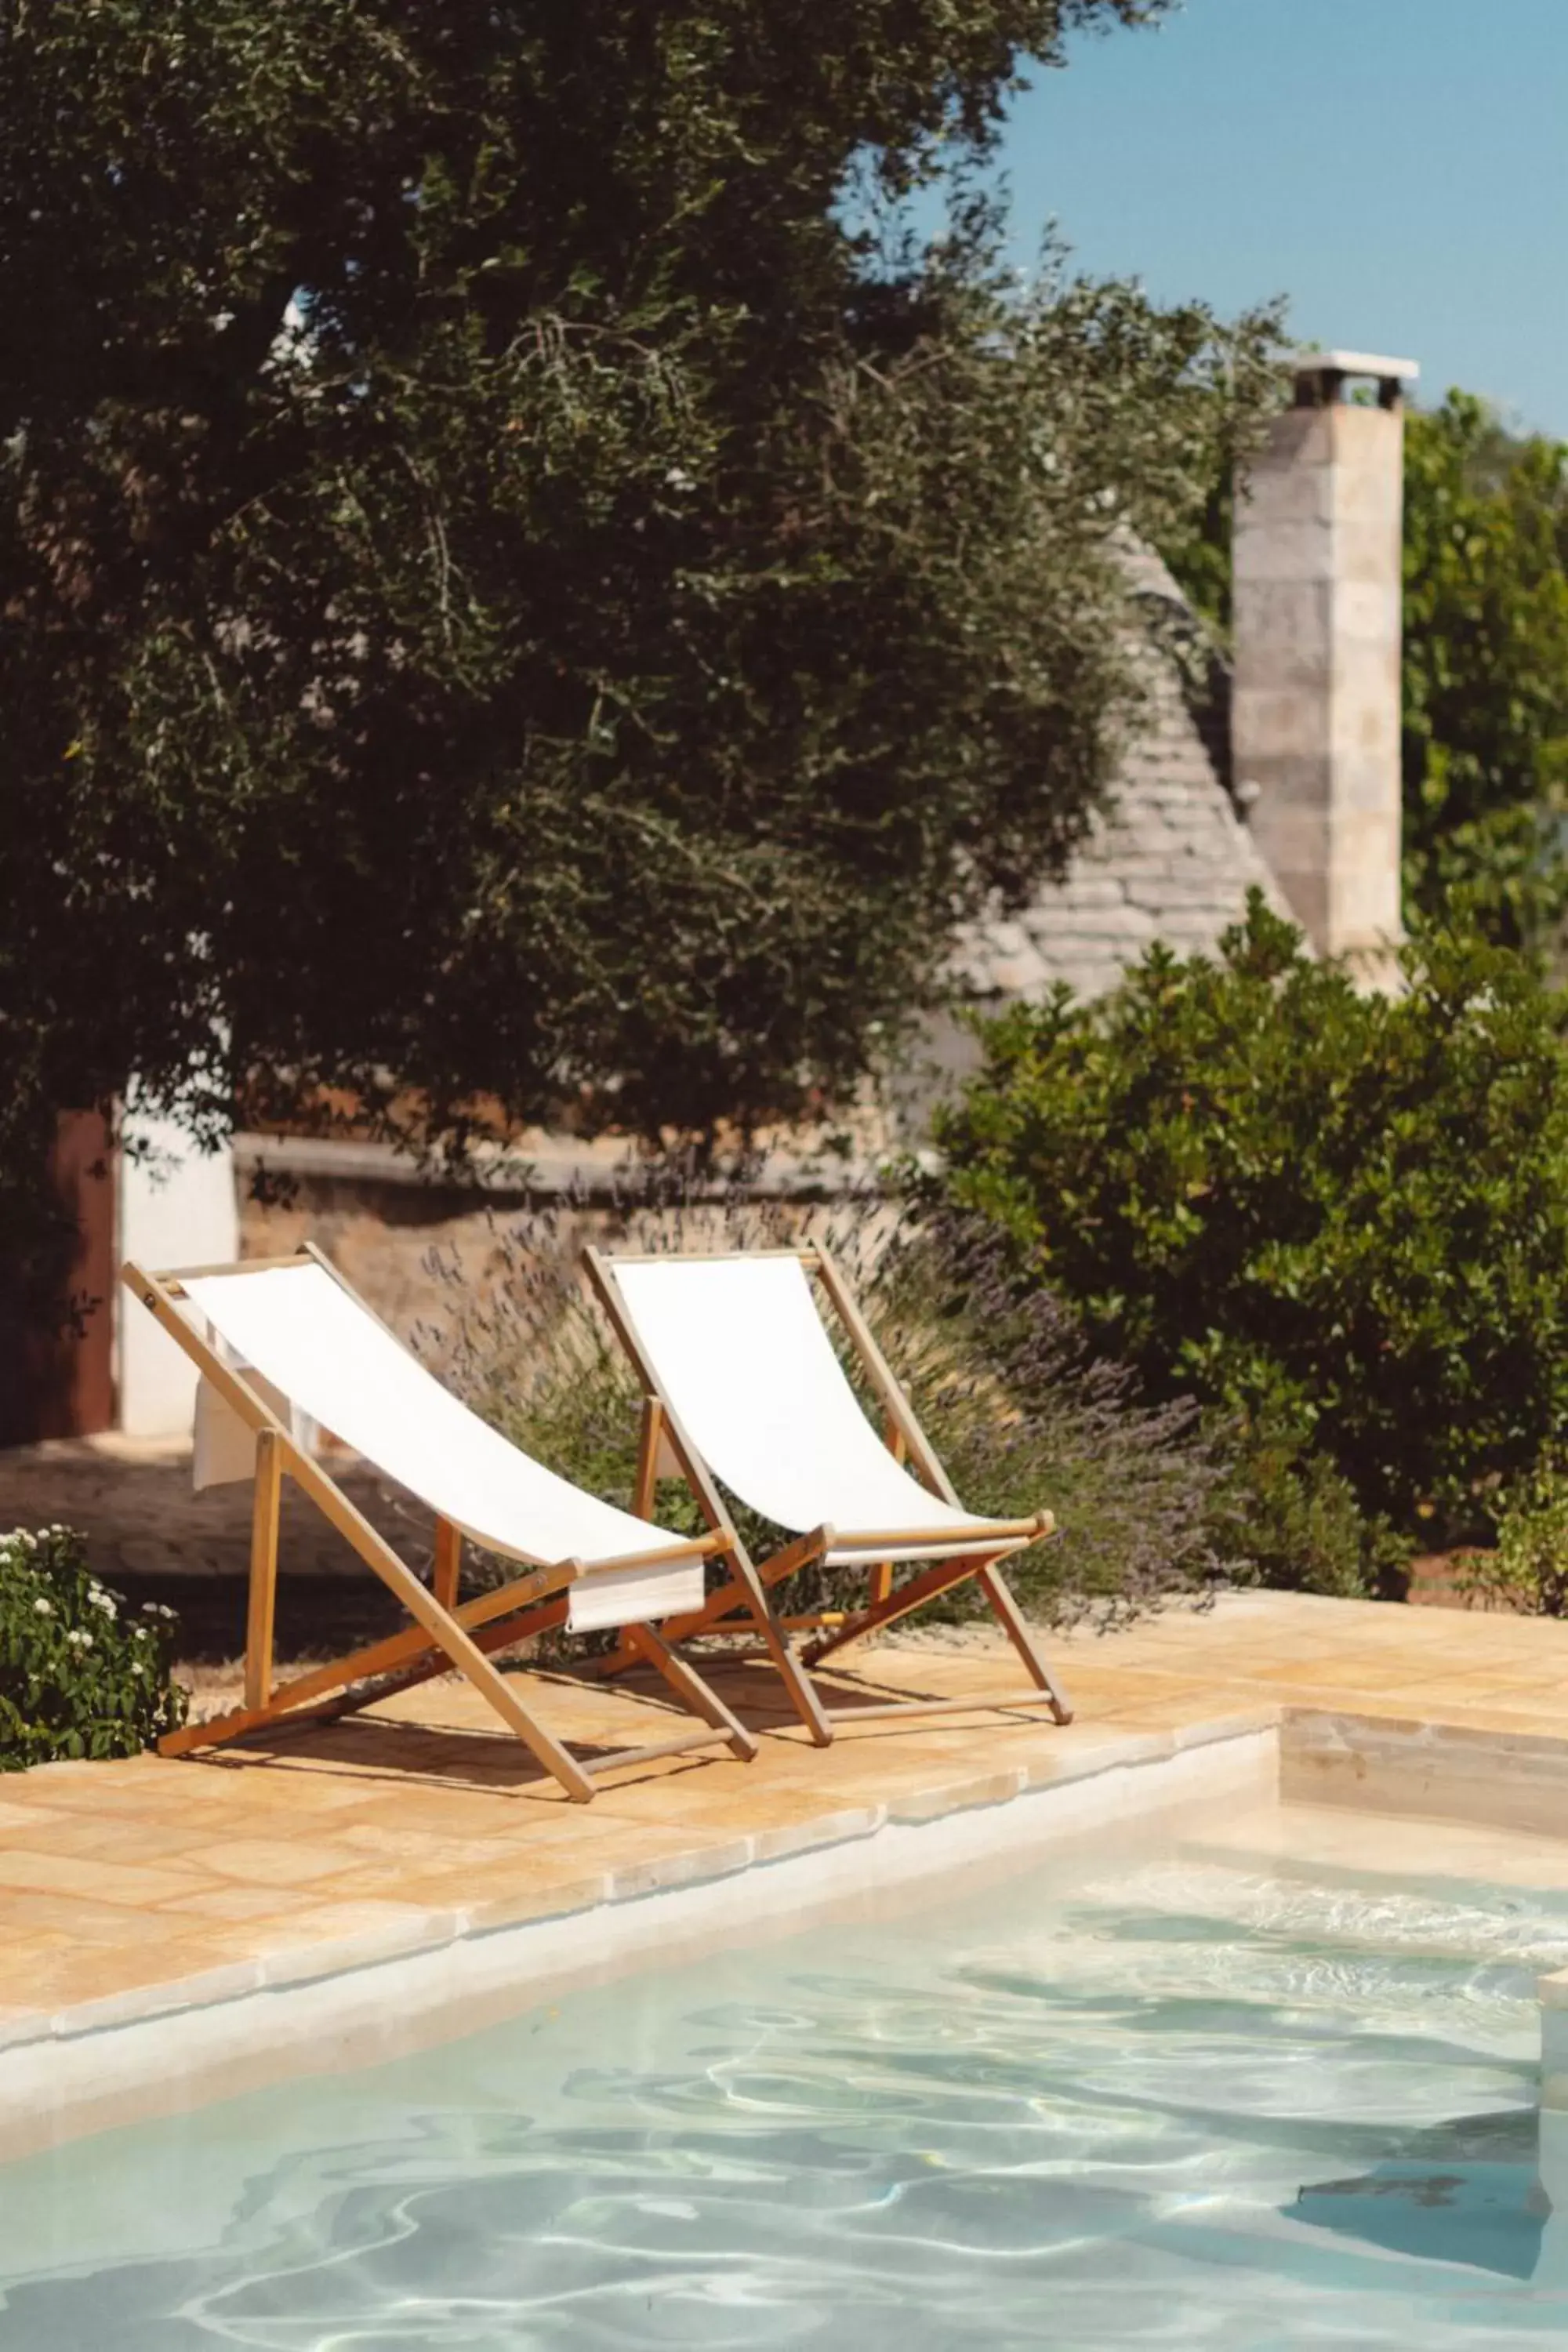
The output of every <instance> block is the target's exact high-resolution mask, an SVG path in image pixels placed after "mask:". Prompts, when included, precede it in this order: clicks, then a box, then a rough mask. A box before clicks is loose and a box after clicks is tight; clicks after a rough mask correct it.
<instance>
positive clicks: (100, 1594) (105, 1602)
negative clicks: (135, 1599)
mask: <svg viewBox="0 0 1568 2352" xmlns="http://www.w3.org/2000/svg"><path fill="white" fill-rule="evenodd" d="M87 1597H88V1599H89V1601H91V1603H92V1605H93V1607H94V1608H95V1609H101V1610H102V1612H103V1613H104V1615H105V1616H106V1617H118V1616H119V1614H120V1612H119V1610H118V1609H117V1608H116V1607H115V1605H114V1600H113V1596H112V1595H111V1594H110V1593H108V1592H105V1591H104V1589H103V1587H102V1585H101V1584H95V1585H94V1586H93V1588H92V1590H91V1591H90V1592H89V1594H88V1596H87Z"/></svg>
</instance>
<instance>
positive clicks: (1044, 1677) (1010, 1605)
mask: <svg viewBox="0 0 1568 2352" xmlns="http://www.w3.org/2000/svg"><path fill="white" fill-rule="evenodd" d="M975 1581H976V1582H977V1583H978V1585H979V1587H980V1590H981V1591H982V1592H984V1595H985V1598H986V1599H987V1601H989V1602H990V1603H991V1606H992V1608H993V1609H994V1611H995V1612H996V1615H997V1617H998V1619H999V1620H1000V1622H1001V1626H1002V1630H1003V1632H1004V1633H1005V1634H1006V1636H1007V1639H1008V1640H1009V1641H1010V1642H1011V1643H1012V1644H1013V1647H1014V1648H1015V1649H1016V1651H1017V1653H1018V1655H1019V1656H1020V1657H1021V1658H1022V1659H1023V1661H1024V1664H1025V1665H1026V1667H1027V1668H1028V1670H1029V1672H1030V1674H1031V1675H1033V1676H1034V1679H1035V1682H1036V1685H1037V1687H1038V1688H1039V1689H1041V1690H1043V1691H1044V1692H1045V1694H1046V1696H1047V1698H1048V1699H1049V1701H1050V1703H1051V1713H1052V1715H1053V1716H1054V1717H1056V1720H1057V1721H1058V1723H1070V1722H1071V1721H1072V1701H1071V1700H1070V1699H1069V1698H1068V1695H1067V1693H1066V1691H1065V1690H1063V1688H1062V1686H1061V1685H1060V1684H1059V1683H1058V1681H1057V1679H1056V1677H1055V1676H1054V1675H1053V1674H1052V1673H1051V1670H1050V1668H1049V1666H1047V1664H1046V1662H1045V1660H1044V1658H1042V1657H1041V1655H1040V1653H1039V1650H1038V1649H1037V1646H1036V1643H1035V1637H1034V1635H1033V1633H1031V1632H1030V1630H1029V1623H1028V1620H1027V1619H1026V1616H1025V1615H1024V1612H1023V1611H1022V1610H1021V1609H1020V1608H1019V1606H1018V1604H1017V1602H1016V1601H1015V1599H1014V1598H1013V1591H1012V1587H1011V1586H1010V1585H1009V1584H1008V1582H1007V1580H1006V1578H1005V1576H1004V1575H1003V1573H1002V1571H1001V1570H1000V1569H999V1568H997V1567H996V1566H995V1565H994V1563H993V1565H992V1566H991V1567H989V1568H983V1569H982V1570H981V1571H980V1574H979V1576H978V1577H977V1578H976V1580H975Z"/></svg>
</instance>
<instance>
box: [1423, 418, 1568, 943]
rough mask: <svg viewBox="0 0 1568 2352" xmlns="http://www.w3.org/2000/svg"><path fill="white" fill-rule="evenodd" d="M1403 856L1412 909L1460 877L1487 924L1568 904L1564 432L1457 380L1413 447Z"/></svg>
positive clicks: (1525, 924)
mask: <svg viewBox="0 0 1568 2352" xmlns="http://www.w3.org/2000/svg"><path fill="white" fill-rule="evenodd" d="M1404 690H1405V710H1404V724H1405V892H1406V898H1407V900H1408V902H1409V904H1410V905H1411V907H1412V908H1413V909H1415V910H1416V911H1418V912H1420V913H1424V914H1426V913H1431V912H1433V911H1435V910H1437V909H1439V908H1441V907H1442V906H1443V905H1444V903H1445V901H1446V899H1447V897H1448V894H1449V893H1450V892H1451V891H1452V890H1453V889H1455V888H1456V887H1462V888H1464V889H1465V890H1467V891H1468V893H1469V894H1470V895H1471V896H1472V898H1474V900H1475V903H1476V906H1477V908H1478V911H1479V914H1480V916H1481V919H1483V920H1484V921H1485V923H1486V925H1487V928H1488V929H1489V931H1490V932H1491V934H1492V936H1493V937H1495V938H1497V939H1500V940H1504V941H1507V942H1511V943H1514V944H1520V945H1526V944H1528V945H1531V946H1537V945H1544V944H1545V943H1546V941H1547V940H1548V938H1549V937H1550V934H1551V932H1552V929H1553V928H1554V927H1555V925H1556V924H1557V923H1558V922H1559V921H1560V920H1561V918H1562V916H1563V912H1564V910H1565V909H1568V861H1565V859H1564V856H1563V846H1564V844H1563V826H1564V822H1565V820H1568V443H1563V442H1559V441H1552V440H1548V439H1545V438H1544V437H1542V436H1540V435H1533V434H1532V435H1530V436H1524V437H1521V436H1515V435H1513V434H1510V433H1509V432H1508V431H1506V430H1505V428H1504V426H1503V425H1502V424H1501V422H1500V419H1499V417H1498V415H1497V414H1496V412H1495V410H1493V409H1491V408H1489V406H1488V405H1487V404H1486V403H1485V402H1484V401H1480V400H1477V399H1476V398H1474V397H1473V396H1472V395H1471V394H1468V393H1461V392H1450V393H1449V394H1448V396H1447V399H1446V400H1445V401H1444V403H1443V404H1442V406H1441V407H1440V408H1436V409H1433V410H1431V411H1429V412H1427V413H1426V414H1422V413H1420V412H1417V413H1416V414H1415V415H1413V416H1411V418H1410V419H1409V422H1408V425H1407V428H1406V439H1405V681H1404Z"/></svg>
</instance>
